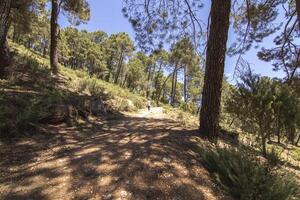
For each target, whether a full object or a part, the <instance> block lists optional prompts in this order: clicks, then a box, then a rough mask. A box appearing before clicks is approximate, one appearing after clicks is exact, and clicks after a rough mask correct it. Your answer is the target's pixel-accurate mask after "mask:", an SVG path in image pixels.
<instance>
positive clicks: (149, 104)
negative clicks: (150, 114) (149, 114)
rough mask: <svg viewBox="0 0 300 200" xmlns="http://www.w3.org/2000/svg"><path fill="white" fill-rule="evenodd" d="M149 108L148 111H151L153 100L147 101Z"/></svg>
mask: <svg viewBox="0 0 300 200" xmlns="http://www.w3.org/2000/svg"><path fill="white" fill-rule="evenodd" d="M147 108H148V111H150V108H151V101H150V100H148V101H147Z"/></svg>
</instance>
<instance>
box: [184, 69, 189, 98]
mask: <svg viewBox="0 0 300 200" xmlns="http://www.w3.org/2000/svg"><path fill="white" fill-rule="evenodd" d="M183 70H184V73H183V76H184V77H183V96H184V102H185V103H187V99H188V97H187V66H186V65H185V66H184V68H183Z"/></svg>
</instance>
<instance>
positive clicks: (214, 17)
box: [199, 0, 231, 139]
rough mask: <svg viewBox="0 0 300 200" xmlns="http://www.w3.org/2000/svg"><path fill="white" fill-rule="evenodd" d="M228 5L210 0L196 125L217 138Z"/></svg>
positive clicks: (202, 131) (216, 0)
mask: <svg viewBox="0 0 300 200" xmlns="http://www.w3.org/2000/svg"><path fill="white" fill-rule="evenodd" d="M230 7H231V0H223V1H219V0H212V5H211V25H210V31H209V38H208V44H207V53H206V66H205V76H204V86H203V93H202V105H201V112H200V127H199V132H200V134H203V135H206V136H208V137H209V138H211V139H216V138H217V136H218V132H219V115H220V102H221V89H222V82H223V76H224V65H225V54H226V43H227V37H228V29H229V14H230Z"/></svg>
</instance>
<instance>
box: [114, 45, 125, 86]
mask: <svg viewBox="0 0 300 200" xmlns="http://www.w3.org/2000/svg"><path fill="white" fill-rule="evenodd" d="M123 59H124V56H123V49H122V50H121V54H120V58H119V62H118V69H117V72H116V76H115V80H114V83H115V84H117V83H118V80H119V76H120V74H121V71H122V66H123Z"/></svg>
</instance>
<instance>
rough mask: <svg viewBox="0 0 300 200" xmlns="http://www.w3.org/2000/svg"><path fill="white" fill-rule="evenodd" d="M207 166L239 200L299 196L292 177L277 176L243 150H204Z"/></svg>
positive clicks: (229, 192)
mask: <svg viewBox="0 0 300 200" xmlns="http://www.w3.org/2000/svg"><path fill="white" fill-rule="evenodd" d="M201 155H202V159H203V163H204V166H205V167H206V168H207V169H208V170H209V172H211V173H212V174H213V175H214V177H215V179H216V181H217V182H218V184H220V185H221V187H222V188H223V189H224V191H225V192H226V193H228V194H230V195H231V196H233V197H234V198H236V199H240V200H248V199H249V200H250V199H251V200H252V199H256V200H275V199H276V200H288V199H293V196H294V195H296V194H297V190H298V188H297V185H296V183H295V180H294V179H293V178H292V177H291V176H290V175H282V176H279V175H275V174H274V173H273V172H272V171H271V170H270V168H269V167H268V166H265V165H263V164H262V163H261V161H259V159H258V158H257V157H256V156H254V155H253V154H250V153H247V152H245V151H244V150H235V149H222V148H217V149H216V150H203V151H202V154H201Z"/></svg>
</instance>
